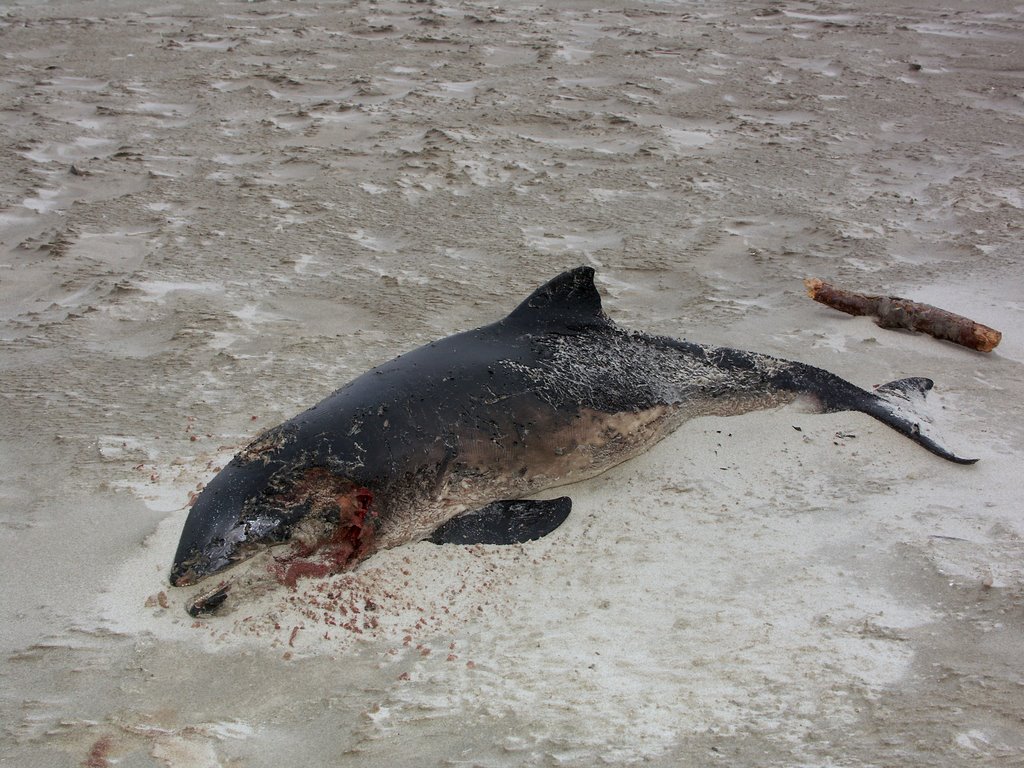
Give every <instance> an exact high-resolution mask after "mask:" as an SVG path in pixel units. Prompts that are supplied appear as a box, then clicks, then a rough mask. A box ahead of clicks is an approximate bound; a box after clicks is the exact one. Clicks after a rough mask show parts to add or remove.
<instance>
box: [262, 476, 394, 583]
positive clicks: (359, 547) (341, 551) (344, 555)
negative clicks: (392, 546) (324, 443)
mask: <svg viewBox="0 0 1024 768" xmlns="http://www.w3.org/2000/svg"><path fill="white" fill-rule="evenodd" d="M305 479H306V481H307V483H308V486H309V488H310V491H308V493H309V497H311V498H313V499H314V503H315V504H316V503H326V504H331V505H332V506H337V509H338V516H339V523H338V525H337V526H336V527H335V528H334V531H333V533H332V534H331V535H330V536H329V537H326V538H324V539H321V540H319V541H315V542H312V543H306V544H303V545H296V546H295V547H294V548H293V551H292V554H291V555H290V556H288V557H286V558H283V559H282V560H281V561H280V562H278V563H275V564H274V565H272V566H271V572H272V573H273V574H274V576H275V577H276V578H277V580H278V581H280V582H281V583H282V584H284V585H286V586H288V587H290V588H292V589H295V587H296V584H297V582H298V580H299V579H300V578H305V577H313V578H323V577H324V576H328V575H330V574H332V573H338V572H340V571H344V570H345V569H346V568H349V567H351V566H352V565H353V564H354V563H355V562H357V561H358V560H360V559H361V558H363V557H365V556H366V555H367V554H369V553H370V552H371V551H373V537H374V536H373V534H374V527H373V525H370V524H368V523H370V522H371V521H372V520H373V512H372V510H371V509H370V505H371V503H372V502H373V493H372V492H370V491H369V490H368V489H366V488H359V487H355V486H353V485H352V484H351V483H348V482H347V481H344V480H339V479H338V478H336V477H334V476H332V475H330V474H329V473H328V472H327V471H326V470H323V469H313V470H310V471H308V472H307V473H306V478H305ZM325 491H326V492H327V493H329V496H328V498H326V499H324V498H323V494H324V492H325ZM314 553H318V554H319V557H318V559H317V560H315V561H314V560H303V559H301V558H304V557H308V556H309V555H312V554H314Z"/></svg>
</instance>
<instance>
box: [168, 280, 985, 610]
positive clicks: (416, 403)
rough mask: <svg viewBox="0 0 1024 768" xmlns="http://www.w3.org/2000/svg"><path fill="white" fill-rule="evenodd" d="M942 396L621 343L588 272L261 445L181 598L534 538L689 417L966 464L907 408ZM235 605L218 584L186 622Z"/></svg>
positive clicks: (207, 514) (223, 504)
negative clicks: (243, 582)
mask: <svg viewBox="0 0 1024 768" xmlns="http://www.w3.org/2000/svg"><path fill="white" fill-rule="evenodd" d="M931 386H932V382H931V381H930V380H928V379H924V378H909V379H900V380H898V381H894V382H891V383H890V384H886V385H884V386H881V387H879V388H878V389H876V390H875V391H874V392H869V391H866V390H864V389H861V388H860V387H857V386H855V385H854V384H851V383H849V382H847V381H845V380H843V379H841V378H839V377H838V376H835V375H834V374H831V373H829V372H827V371H824V370H821V369H819V368H814V367H812V366H809V365H805V364H803V363H797V362H789V361H786V360H780V359H778V358H775V357H771V356H769V355H763V354H760V353H757V352H743V351H739V350H735V349H727V348H718V347H709V346H704V345H701V344H694V343H691V342H687V341H677V340H675V339H670V338H666V337H663V336H651V335H648V334H645V333H639V332H636V331H629V330H626V329H624V328H620V327H619V326H617V325H616V324H615V323H614V322H612V320H610V319H609V318H608V317H607V316H606V315H605V314H604V312H603V310H602V308H601V297H600V294H599V293H598V291H597V288H596V287H595V286H594V270H593V269H591V268H590V267H579V268H577V269H574V270H572V271H569V272H565V273H563V274H561V275H559V276H558V277H556V278H554V279H553V280H551V281H550V282H548V283H546V284H545V285H543V286H541V287H540V288H538V289H537V290H536V291H534V292H533V293H532V294H531V295H530V296H529V298H527V299H526V300H525V301H524V302H523V303H522V304H520V305H519V306H518V307H517V308H516V309H515V310H514V311H513V312H512V313H511V314H509V315H508V316H507V317H505V318H503V319H501V320H499V321H498V322H496V323H493V324H491V325H487V326H484V327H482V328H478V329H476V330H472V331H467V332H465V333H460V334H456V335H454V336H449V337H448V338H445V339H442V340H440V341H436V342H433V343H430V344H427V345H426V346H423V347H420V348H419V349H416V350H414V351H412V352H409V353H407V354H405V355H401V356H400V357H397V358H395V359H394V360H392V361H390V362H388V363H384V364H383V365H381V366H378V367H377V368H374V369H372V370H370V371H367V372H366V373H364V374H363V375H362V376H359V377H358V378H356V379H355V380H354V381H351V382H350V383H348V384H347V385H345V386H344V387H342V388H341V389H339V390H338V391H337V392H335V393H334V394H332V395H330V396H329V397H327V398H326V399H324V400H322V401H321V402H319V403H318V404H317V405H314V406H313V407H312V408H310V409H309V410H307V411H305V412H304V413H301V414H299V415H298V416H296V417H294V418H292V419H289V420H288V421H286V422H284V423H283V424H281V425H279V426H277V427H274V428H272V429H270V430H268V431H266V432H264V433H263V434H262V435H260V436H259V437H257V438H256V439H255V440H254V441H253V442H252V443H250V444H249V445H248V446H247V447H246V448H245V449H243V450H242V451H241V452H239V453H238V455H236V456H235V457H234V459H232V461H231V462H230V463H229V464H228V465H227V466H226V467H224V469H223V470H221V471H220V472H219V473H218V474H217V475H216V477H214V478H213V479H212V480H211V481H210V483H209V484H208V485H207V486H206V488H205V489H204V490H203V492H202V493H201V494H200V495H199V496H198V498H197V499H196V500H195V503H194V504H193V506H192V509H191V511H190V512H189V515H188V519H187V520H186V521H185V527H184V530H183V531H182V534H181V540H180V543H179V545H178V550H177V553H176V554H175V557H174V565H173V567H172V569H171V583H172V584H174V585H176V586H186V585H191V584H195V583H197V582H198V581H200V580H201V579H204V578H206V577H208V576H211V575H213V574H219V573H221V572H222V571H224V570H225V569H226V568H228V567H230V566H231V565H234V564H235V563H237V562H239V561H242V560H245V559H247V558H248V557H250V556H251V555H253V554H255V553H256V552H258V551H261V550H263V549H266V548H268V547H272V546H274V545H278V544H283V543H289V544H290V545H291V548H290V551H288V553H287V554H285V555H284V556H282V557H278V558H277V559H276V563H275V566H274V567H276V568H277V569H278V574H279V576H280V577H281V580H282V581H284V582H285V583H288V584H291V585H294V584H295V580H296V579H297V578H299V577H301V576H307V575H312V576H324V575H327V574H329V573H334V572H338V571H342V570H345V569H348V568H351V567H353V566H354V565H355V564H357V563H358V562H360V561H362V560H364V559H365V558H367V557H368V556H370V555H371V554H372V553H373V552H375V551H377V550H380V549H386V548H389V547H395V546H398V545H400V544H405V543H407V542H414V541H420V540H423V539H429V540H431V541H434V542H436V543H462V544H466V543H489V544H511V543H518V542H524V541H529V540H531V539H536V538H539V537H541V536H544V535H546V534H547V533H549V532H551V531H552V530H554V529H555V528H557V527H558V526H559V525H560V524H561V522H562V521H563V520H564V519H565V518H566V516H567V515H568V514H569V510H570V508H571V502H570V501H569V499H567V498H561V499H555V500H545V501H536V500H526V499H524V498H523V497H526V496H529V495H531V494H535V493H537V492H538V491H541V490H543V489H546V488H551V487H553V486H558V485H564V484H567V483H572V482H576V481H579V480H583V479H586V478H589V477H593V476H595V475H597V474H599V473H601V472H604V471H605V470H607V469H609V468H610V467H613V466H615V465H616V464H619V463H621V462H623V461H626V460H627V459H629V458H632V457H633V456H636V455H637V454H640V453H642V452H643V451H645V450H647V449H648V448H650V447H651V446H652V445H654V444H655V443H656V442H658V441H659V440H661V439H662V438H663V437H665V436H666V435H667V434H668V433H669V432H671V431H672V430H673V429H675V428H676V427H678V426H679V425H680V424H682V423H683V422H684V421H686V420H688V419H691V418H694V417H697V416H707V415H717V416H729V415H734V414H741V413H745V412H748V411H751V410H755V409H762V408H770V407H773V406H777V405H780V404H783V403H786V402H789V401H791V400H793V399H795V398H796V397H797V396H804V397H805V398H806V399H809V400H811V401H812V402H813V403H814V405H815V406H816V408H817V410H819V411H821V412H825V413H829V412H834V411H847V410H849V411H861V412H863V413H866V414H868V415H870V416H873V417H874V418H876V419H878V420H879V421H881V422H883V423H884V424H887V425H888V426H890V427H892V428H893V429H895V430H896V431H897V432H899V433H900V434H903V435H906V436H907V437H909V438H910V439H911V440H913V441H914V442H916V443H918V444H919V445H921V446H923V447H925V448H926V449H928V450H929V451H931V452H932V453H934V454H936V455H938V456H941V457H942V458H944V459H947V460H949V461H953V462H957V463H960V464H970V463H973V461H974V459H963V458H960V457H958V456H956V455H954V454H953V453H952V452H950V451H949V450H948V449H946V448H944V447H943V446H942V445H940V444H939V443H937V442H936V441H935V440H933V439H932V438H930V437H928V436H927V435H925V434H924V433H923V432H922V429H921V425H920V422H919V420H918V419H917V418H916V417H915V416H914V412H913V409H912V407H911V406H912V405H913V401H914V400H916V399H921V398H923V396H924V395H925V393H926V392H927V391H928V390H929V389H930V388H931ZM226 594H227V587H226V586H224V585H222V586H220V587H218V588H217V589H214V590H213V591H211V592H208V593H206V594H205V595H204V596H203V597H202V598H200V599H197V600H196V601H194V602H193V604H192V606H191V607H190V611H192V612H204V611H209V610H212V609H213V608H215V607H216V606H217V605H219V604H220V603H221V602H223V600H224V598H225V596H226Z"/></svg>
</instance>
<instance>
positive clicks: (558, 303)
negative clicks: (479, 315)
mask: <svg viewBox="0 0 1024 768" xmlns="http://www.w3.org/2000/svg"><path fill="white" fill-rule="evenodd" d="M508 319H509V320H512V321H515V322H518V323H528V324H531V325H532V324H542V325H550V324H556V325H563V326H567V327H569V328H577V327H584V326H588V325H607V324H608V323H609V322H610V321H609V320H608V318H607V317H606V316H605V314H604V311H603V310H602V309H601V294H600V293H598V292H597V287H596V286H595V285H594V269H593V267H577V268H576V269H571V270H569V271H568V272H563V273H562V274H560V275H559V276H558V277H556V278H554V279H553V280H549V281H548V282H546V283H544V285H542V286H541V287H540V288H538V289H537V290H536V291H534V292H533V293H531V294H530V295H529V297H528V298H527V299H526V301H524V302H523V303H522V304H520V305H519V306H518V307H516V308H515V309H514V310H513V311H512V313H511V314H509V316H508Z"/></svg>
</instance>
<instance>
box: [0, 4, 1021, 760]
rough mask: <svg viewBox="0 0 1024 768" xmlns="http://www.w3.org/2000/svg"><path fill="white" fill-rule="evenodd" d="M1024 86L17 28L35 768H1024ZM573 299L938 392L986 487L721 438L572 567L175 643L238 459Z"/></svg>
mask: <svg viewBox="0 0 1024 768" xmlns="http://www.w3.org/2000/svg"><path fill="white" fill-rule="evenodd" d="M1022 72H1024V6H1021V5H1019V3H1016V4H1015V3H1013V2H999V1H997V0H982V2H977V3H974V2H972V3H968V2H962V1H961V0H950V1H949V2H945V3H941V4H935V3H915V2H913V1H912V0H900V1H899V2H896V3H881V2H865V3H858V4H842V3H816V2H790V1H789V0H778V1H775V0H773V1H772V2H765V3H744V2H739V0H722V2H715V3H706V2H678V3H670V2H643V1H641V2H621V3H620V2H615V3H610V4H603V5H601V6H600V7H597V6H596V5H595V4H587V3H577V2H560V3H552V4H530V3H522V2H509V3H502V4H496V5H489V4H480V3H461V4H460V3H446V2H442V1H441V0H438V1H437V2H412V3H406V2H392V1H391V0H381V1H380V2H353V3H344V4H334V3H307V2H273V1H272V0H268V1H267V2H253V3H234V2H221V3H216V4H214V3H207V2H202V3H200V2H190V1H186V2H175V3H166V4H157V3H152V2H149V1H148V0H140V1H139V2H127V0H125V1H123V2H86V1H81V2H66V1H65V2H61V1H59V0H56V1H54V2H48V3H35V2H23V3H19V2H14V3H6V4H4V5H2V6H0V113H2V116H3V120H2V121H0V132H2V136H3V145H4V147H5V148H6V152H5V154H4V160H5V162H3V163H2V164H0V349H2V354H0V397H2V402H3V404H4V409H3V413H4V418H3V419H2V420H0V458H2V462H3V463H2V466H3V468H4V481H3V483H0V578H2V584H3V587H2V590H0V596H2V597H0V622H2V624H0V626H3V628H4V629H3V632H0V765H4V766H7V765H10V766H19V767H20V766H26V767H30V768H31V767H33V766H47V767H50V766H55V767H57V766H83V765H84V766H89V767H90V768H97V767H102V766H114V765H117V766H171V767H172V768H177V767H179V766H180V767H182V768H191V767H192V766H203V767H204V768H205V767H211V766H223V767H224V768H227V767H228V766H232V767H236V766H281V765H312V766H319V765H324V766H326V765H330V766H365V765H371V764H373V765H378V764H379V765H391V766H495V767H496V768H497V767H505V766H580V767H582V766H594V765H629V764H644V765H652V766H666V767H667V766H713V765H723V766H797V765H808V766H881V765H913V766H962V765H1015V764H1018V763H1019V762H1020V761H1021V760H1024V730H1022V728H1021V723H1022V722H1024V693H1022V692H1024V672H1022V671H1021V670H1022V669H1024V564H1022V563H1024V509H1022V501H1021V499H1022V498H1024V482H1022V479H1021V466H1022V464H1021V456H1022V448H1024V406H1022V403H1024V383H1022V381H1024V377H1022V372H1024V368H1022V366H1024V262H1022V259H1021V245H1020V241H1021V236H1022V232H1024V192H1022V191H1021V190H1022V180H1024V162H1022V160H1024V122H1022V121H1024V79H1022ZM579 264H591V265H593V266H594V267H595V268H597V270H598V284H599V287H600V289H601V291H602V293H603V295H604V297H605V307H606V310H607V311H608V313H609V314H610V315H612V317H614V318H615V319H616V320H617V321H619V322H620V323H622V324H623V325H626V326H629V327H634V328H637V329H642V330H647V331H651V332H658V333H664V334H668V335H673V336H677V337H685V338H688V339H691V340H695V341H701V342H707V343H713V344H720V345H726V346H733V347H739V348H746V349H755V350H758V351H763V352H768V353H771V354H775V355H778V356H780V357H785V358H790V359H799V360H802V361H804V362H808V363H811V364H814V365H817V366H820V367H823V368H827V369H829V370H831V371H833V372H835V373H837V374H839V375H841V376H844V377H845V378H848V379H850V380H851V381H854V382H856V383H858V384H860V385H862V386H865V387H867V386H870V385H873V384H881V383H884V382H885V381H888V380H891V379H895V378H900V377H903V376H911V375H924V376H930V377H932V378H934V379H935V381H936V389H935V391H934V392H933V393H932V395H931V396H930V409H931V414H932V416H933V417H934V422H935V427H936V429H938V430H939V431H940V432H941V433H942V434H943V435H944V439H945V441H946V442H947V443H948V444H949V445H950V446H951V447H952V448H954V449H955V450H956V451H957V452H959V453H961V454H963V455H971V456H977V457H979V459H980V461H979V463H978V464H976V465H974V466H972V467H962V466H955V465H952V464H949V463H947V462H944V461H942V460H940V459H938V458H936V457H935V456H932V455H931V454H929V453H927V452H925V451H923V450H921V449H920V448H918V447H917V446H915V445H913V444H912V443H910V442H909V441H907V440H906V439H904V438H902V437H900V436H899V435H897V434H895V433H894V432H892V431H890V430H889V429H887V428H886V427H884V426H882V425H880V424H878V423H876V422H873V421H872V420H871V419H869V418H868V417H866V416H863V415H860V414H850V413H843V414H831V415H827V416H823V415H814V414H807V413H804V412H801V411H800V410H798V409H783V410H778V411H770V412H761V413H753V414H748V415H745V416H740V417H734V418H705V419H698V420H695V421H692V422H690V423H688V424H686V425H684V426H683V427H682V428H681V429H680V430H679V431H677V432H676V433H675V434H674V435H672V436H671V437H670V438H668V439H666V440H665V441H663V442H662V443H661V444H659V445H658V446H657V447H656V448H655V449H653V450H652V451H650V452H649V453H648V454H646V455H645V456H643V457H641V458H639V459H637V460H634V461H632V462H629V463H627V464H624V465H621V466H620V467H617V468H616V469H614V470H612V471H610V472H608V473H606V474H604V475H602V476H601V477H598V478H596V479H594V480H591V481H589V482H586V483H583V484H580V485H578V486H571V487H567V488H563V489H559V490H558V491H552V492H551V495H557V494H561V493H566V494H568V495H571V496H572V497H573V500H574V508H573V512H572V514H571V516H570V518H569V520H568V521H567V522H566V523H565V524H564V525H563V526H562V527H561V528H560V529H559V530H558V531H556V532H555V533H554V534H552V535H550V536H549V537H547V538H545V539H543V540H541V541H538V542H534V543H531V544H528V545H522V546H515V547H485V546H477V547H451V546H448V547H435V546H433V545H429V544H416V545H411V546H406V547H402V548H399V549H396V550H392V551H389V552H385V553H380V554H378V555H375V556H374V557H373V558H372V559H371V560H369V561H367V562H366V563H365V564H364V565H363V566H362V567H361V568H359V569H358V570H357V571H356V572H354V573H349V574H342V575H338V576H335V577H332V578H328V579H324V580H319V581H318V580H306V581H303V582H300V584H299V589H298V590H296V591H294V592H292V591H288V590H287V589H284V588H279V589H276V590H273V591H270V592H268V593H266V594H263V595H259V596H257V595H251V596H244V595H243V596H241V597H240V599H237V600H233V609H232V610H231V611H230V612H228V613H227V614H226V615H222V616H212V617H208V618H203V619H201V620H193V619H191V618H190V617H188V616H187V615H186V614H185V612H184V610H183V605H184V603H185V601H186V600H187V599H188V598H189V597H191V595H192V594H193V591H192V590H177V589H172V588H170V587H169V586H167V573H168V568H169V565H170V560H171V557H172V555H173V551H174V547H175V545H176V542H177V537H178V534H179V532H180V528H181V525H182V523H183V521H184V518H185V515H186V511H187V509H186V503H187V501H188V497H189V494H190V493H191V492H193V491H195V490H196V489H197V488H198V487H201V484H202V483H204V482H205V481H207V480H208V479H209V478H210V477H211V476H212V475H213V473H214V470H215V468H216V467H218V466H221V465H223V463H224V462H225V461H226V460H227V459H228V458H229V457H230V456H231V455H232V452H233V451H234V450H235V449H237V448H238V447H240V446H241V445H243V444H244V443H245V442H246V441H247V440H248V439H249V438H250V437H251V436H253V435H254V434H256V433H257V432H258V431H259V430H261V429H263V428H266V427H269V426H272V425H273V424H275V423H277V422H279V421H281V420H283V419H284V418H287V417H289V416H291V415H293V414H295V413H296V412H298V411H299V410H301V409H302V408H304V407H306V406H308V405H310V404H312V403H314V402H316V401H317V400H319V399H320V398H322V397H323V396H324V395H326V394H328V393H329V392H330V391H332V390H333V389H335V388H337V387H338V386H340V385H341V384H343V383H344V382H345V381H347V380H348V379H350V378H352V377H354V376H356V375H358V374H359V373H360V372H362V371H363V370H366V369H367V368H369V367H371V366H372V365H375V364H377V363H380V362H383V361H384V360H387V359H389V358H391V357H393V356H394V355H396V354H398V353H401V352H403V351H406V350H408V349H411V348H413V347H415V346H418V345H419V344H422V343H424V342H427V341H429V340H431V339H434V338H438V337H441V336H444V335H447V334H450V333H453V332H456V331H460V330H465V329H467V328H471V327H474V326H477V325H481V324H484V323H487V322H491V321H493V320H494V319H497V318H498V317H500V316H502V315H503V314H504V313H506V312H507V311H509V310H510V309H511V308H512V307H514V306H515V305H516V304H517V303H518V302H519V301H520V300H521V299H522V298H523V297H524V296H525V295H526V294H527V293H529V291H531V290H532V289H533V288H534V287H536V286H537V285H538V284H540V283H541V282H543V281H544V280H546V279H548V278H550V277H552V276H553V275H555V274H557V273H558V272H559V271H561V270H563V269H565V268H567V267H572V266H577V265H579ZM806 276H817V277H822V278H824V279H828V280H832V281H835V282H837V283H840V284H843V285H847V286H849V287H852V288H859V289H864V290H867V291H869V292H886V293H892V294H897V295H904V296H908V297H911V298H915V299H918V300H921V301H927V302H931V303H935V304H938V305H941V306H943V307H945V308H947V309H950V310H952V311H956V312H960V313H963V314H965V315H969V316H971V317H973V318H975V319H977V320H978V321H981V322H984V323H987V324H989V325H992V326H994V327H996V328H999V329H1000V330H1002V331H1003V332H1004V334H1005V335H1004V340H1003V342H1002V344H1001V345H1000V346H999V347H998V349H997V350H996V351H995V352H994V353H992V354H990V355H984V354H981V353H976V352H972V351H969V350H966V349H962V348H959V347H956V346H953V345H951V344H948V343H944V342H938V341H935V340H933V339H930V338H927V337H923V336H916V335H911V334H908V333H901V332H892V331H885V330H881V329H879V328H877V327H876V326H874V325H873V324H872V323H871V322H870V321H869V320H866V319H863V318H851V317H847V316H845V315H841V314H839V313H836V312H834V311H832V310H829V309H827V308H824V307H822V306H820V305H817V304H814V303H813V302H811V301H809V300H808V299H807V298H806V297H805V296H804V292H803V287H802V283H801V281H802V278H804V277H806ZM249 567H252V568H254V569H255V568H258V567H259V561H256V562H254V563H252V564H250V566H249Z"/></svg>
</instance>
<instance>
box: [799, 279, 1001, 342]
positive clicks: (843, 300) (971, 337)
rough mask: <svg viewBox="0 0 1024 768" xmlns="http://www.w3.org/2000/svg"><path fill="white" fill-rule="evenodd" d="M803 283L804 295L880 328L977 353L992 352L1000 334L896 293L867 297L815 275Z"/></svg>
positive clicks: (967, 319) (985, 326)
mask: <svg viewBox="0 0 1024 768" xmlns="http://www.w3.org/2000/svg"><path fill="white" fill-rule="evenodd" d="M804 285H805V286H806V287H807V295H808V296H810V297H811V298H812V299H814V300H815V301H820V302H821V303H822V304H827V305H828V306H830V307H832V308H833V309H838V310H839V311H840V312H846V313H847V314H850V315H867V316H869V317H874V318H875V322H876V323H877V324H878V325H879V326H881V327H882V328H906V329H907V330H910V331H920V332H921V333H927V334H929V335H931V336H934V337H935V338H937V339H946V340H947V341H952V342H955V343H956V344H962V345H963V346H965V347H970V348H971V349H977V350H978V351H980V352H991V351H992V350H993V349H995V347H996V345H997V344H998V343H999V340H1000V339H1002V337H1003V334H1001V333H1000V332H999V331H997V330H995V329H994V328H989V327H988V326H987V325H982V324H981V323H976V322H974V321H973V320H971V319H969V318H966V317H963V316H962V315H955V314H953V313H952V312H947V311H946V310H944V309H939V308H938V307H933V306H931V305H930V304H918V303H917V302H916V301H910V300H909V299H901V298H900V297H899V296H866V295H864V294H862V293H854V292H853V291H846V290H843V289H842V288H837V287H836V286H834V285H831V284H829V283H826V282H824V281H823V280H819V279H818V278H816V277H809V278H807V279H806V280H804Z"/></svg>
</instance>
